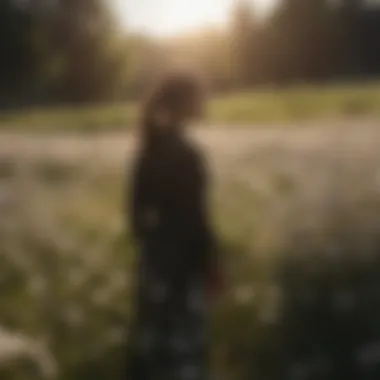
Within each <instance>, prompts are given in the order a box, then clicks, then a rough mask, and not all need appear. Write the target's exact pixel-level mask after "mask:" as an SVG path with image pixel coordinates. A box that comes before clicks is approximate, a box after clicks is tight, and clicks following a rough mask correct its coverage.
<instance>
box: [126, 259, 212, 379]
mask: <svg viewBox="0 0 380 380" xmlns="http://www.w3.org/2000/svg"><path fill="white" fill-rule="evenodd" d="M139 277H140V278H139V282H138V284H139V287H138V291H137V310H136V320H135V323H134V324H133V326H132V330H131V347H130V348H131V355H130V357H129V360H128V361H129V363H128V368H129V369H128V380H205V379H207V378H209V376H208V371H209V360H208V351H209V350H208V343H209V339H208V328H207V319H208V318H207V317H208V315H209V312H208V308H209V305H208V300H207V297H206V291H205V286H204V281H203V280H201V279H199V278H191V276H186V275H183V276H182V275H181V273H177V276H176V279H174V278H173V277H171V276H168V275H158V272H157V271H153V270H149V266H146V265H142V268H141V271H140V276H139ZM186 277H188V279H186Z"/></svg>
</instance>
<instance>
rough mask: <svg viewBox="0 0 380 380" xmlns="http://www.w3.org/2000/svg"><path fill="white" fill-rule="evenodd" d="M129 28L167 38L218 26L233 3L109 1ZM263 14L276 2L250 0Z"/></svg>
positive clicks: (208, 0)
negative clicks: (113, 4) (209, 26)
mask: <svg viewBox="0 0 380 380" xmlns="http://www.w3.org/2000/svg"><path fill="white" fill-rule="evenodd" d="M113 1H114V2H115V6H116V10H117V13H118V15H119V16H120V18H121V20H122V22H123V23H125V26H126V27H128V28H129V29H133V30H139V31H144V32H146V33H149V34H153V35H156V36H170V35H174V34H177V33H182V32H187V31H191V30H193V29H197V28H198V27H203V26H207V25H221V24H223V23H225V22H226V21H227V20H228V14H229V11H230V9H231V7H232V6H233V4H234V2H235V1H236V0H113ZM251 1H252V3H253V5H254V6H255V7H256V11H257V12H258V13H259V14H260V13H265V12H266V11H268V10H270V9H271V8H272V6H273V4H275V3H276V2H277V0H251Z"/></svg>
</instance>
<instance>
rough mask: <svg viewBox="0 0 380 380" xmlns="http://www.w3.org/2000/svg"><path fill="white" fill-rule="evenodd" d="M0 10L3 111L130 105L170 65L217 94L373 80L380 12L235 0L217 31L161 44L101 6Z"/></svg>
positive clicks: (6, 5) (353, 4)
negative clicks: (264, 10)
mask: <svg viewBox="0 0 380 380" xmlns="http://www.w3.org/2000/svg"><path fill="white" fill-rule="evenodd" d="M0 7H1V8H0V11H1V12H0V21H1V22H0V35H1V37H0V49H1V51H2V52H3V53H2V57H3V59H2V62H1V65H0V78H1V81H2V88H1V91H0V92H1V94H0V96H1V99H0V100H1V104H2V105H3V108H4V109H5V108H9V107H11V106H18V105H25V104H27V105H33V104H37V105H41V106H42V105H51V104H57V103H62V102H66V103H75V104H77V103H81V104H83V103H99V102H112V101H121V100H126V99H131V98H134V99H135V98H139V97H140V96H141V94H142V92H143V91H144V89H145V88H146V86H147V85H149V84H150V82H151V81H152V80H154V79H155V78H156V77H157V76H158V75H160V74H162V72H163V71H167V70H170V69H171V68H173V67H178V66H180V67H182V66H184V67H187V68H192V69H195V70H197V71H199V72H200V73H201V74H203V76H204V78H205V79H206V81H207V82H208V84H209V85H210V89H211V90H212V92H215V93H226V92H229V91H236V90H243V89H244V90H248V89H252V88H255V87H265V88H271V87H273V86H274V87H275V88H278V87H284V86H288V85H290V84H300V83H321V82H327V81H338V80H340V81H341V80H343V81H348V80H355V79H357V78H361V79H363V78H367V79H368V78H373V77H374V76H377V75H378V74H379V69H378V68H379V67H380V65H379V62H380V60H379V55H378V49H377V41H378V36H379V25H380V22H379V19H380V12H379V7H377V6H375V5H374V6H370V7H365V6H364V5H363V2H362V1H349V0H344V1H341V2H339V4H336V2H334V3H333V2H331V1H328V0H283V1H281V2H280V3H279V5H278V6H277V7H276V8H275V9H274V10H273V11H272V13H270V14H269V15H267V16H266V17H265V18H261V17H260V15H259V14H258V13H257V12H255V9H254V7H253V5H252V2H251V0H239V1H238V2H237V3H236V5H235V6H234V7H233V8H232V10H231V14H230V21H229V23H228V24H227V25H225V27H224V28H221V29H213V28H205V29H200V30H197V31H194V33H190V34H187V35H179V36H174V37H171V38H167V39H159V38H154V37H152V36H150V37H149V36H145V35H142V34H134V33H133V32H132V31H130V30H128V29H126V28H124V29H122V27H121V25H119V22H118V21H119V20H118V18H117V16H118V15H116V14H115V13H114V12H113V8H112V7H111V6H110V3H109V2H107V1H105V0H91V1H90V0H83V1H74V0H55V1H53V2H46V1H42V0H3V1H2V2H1V5H0ZM364 107H365V106H364ZM358 108H361V107H360V106H359V107H358Z"/></svg>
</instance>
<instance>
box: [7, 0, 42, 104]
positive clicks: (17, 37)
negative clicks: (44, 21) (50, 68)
mask: <svg viewBox="0 0 380 380" xmlns="http://www.w3.org/2000/svg"><path fill="white" fill-rule="evenodd" d="M34 26H35V25H34V22H33V17H32V14H31V13H30V12H29V10H28V9H26V8H23V7H21V5H20V4H19V3H17V2H16V1H13V0H2V1H1V2H0V51H1V61H0V82H1V90H0V97H1V101H2V103H6V104H7V103H9V102H11V100H10V99H11V98H12V99H13V98H14V97H16V96H18V95H19V94H20V93H21V92H23V91H25V90H26V88H27V87H28V85H29V84H30V82H31V81H32V80H33V78H34V75H35V73H36V70H37V66H36V64H37V59H36V54H37V52H36V49H35V46H34V45H33V37H32V36H33V31H34Z"/></svg>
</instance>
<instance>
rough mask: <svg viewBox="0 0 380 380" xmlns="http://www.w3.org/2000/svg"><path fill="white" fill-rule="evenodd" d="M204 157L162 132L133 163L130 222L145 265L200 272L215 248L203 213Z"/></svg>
mask: <svg viewBox="0 0 380 380" xmlns="http://www.w3.org/2000/svg"><path fill="white" fill-rule="evenodd" d="M207 181H208V174H207V173H206V169H205V162H204V160H203V158H202V156H201V154H200V152H199V150H198V149H197V148H196V147H195V146H194V145H193V144H191V143H190V142H189V141H188V140H187V139H186V138H185V137H184V136H181V135H179V134H176V133H172V134H166V135H162V136H160V137H158V138H156V139H155V141H154V142H152V143H151V144H150V145H149V146H148V147H146V148H145V149H143V150H142V151H141V152H140V154H139V156H138V158H137V161H136V163H135V167H134V177H133V186H132V205H131V226H132V231H133V234H134V236H135V238H136V241H137V243H138V244H139V247H140V248H141V249H142V254H143V255H145V256H146V257H145V258H146V261H147V263H148V264H147V265H152V266H155V267H156V268H157V269H159V268H160V269H159V270H161V271H163V272H165V273H177V274H178V273H181V275H182V276H185V274H188V275H190V276H192V275H203V274H204V275H206V273H207V271H208V270H209V268H210V265H212V259H213V254H214V252H215V247H214V245H215V244H214V238H213V236H212V231H211V227H210V225H209V220H208V215H207V205H206V197H207Z"/></svg>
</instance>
